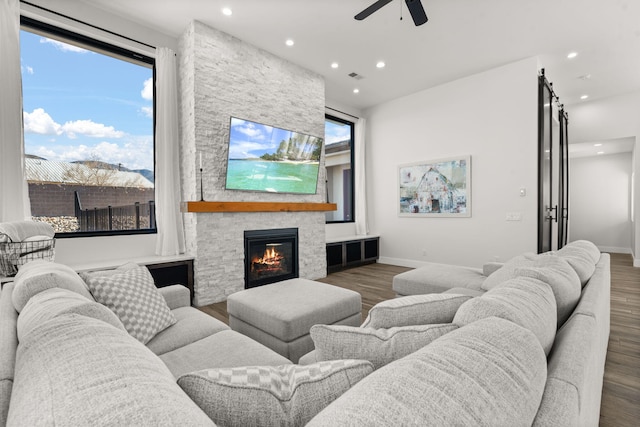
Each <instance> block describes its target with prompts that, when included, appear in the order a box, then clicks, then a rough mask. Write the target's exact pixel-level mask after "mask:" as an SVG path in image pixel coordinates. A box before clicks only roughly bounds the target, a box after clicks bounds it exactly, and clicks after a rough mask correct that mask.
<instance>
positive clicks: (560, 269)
mask: <svg viewBox="0 0 640 427" xmlns="http://www.w3.org/2000/svg"><path fill="white" fill-rule="evenodd" d="M515 274H516V275H517V276H522V277H531V278H533V279H538V280H541V281H543V282H545V283H548V284H549V286H551V290H552V291H553V294H554V295H555V298H556V305H557V309H558V328H559V327H560V326H562V325H563V324H564V322H565V321H566V320H567V319H568V318H569V316H570V315H571V313H572V312H573V309H574V308H575V307H576V305H577V304H578V300H579V299H580V293H581V290H582V287H581V286H580V279H579V278H578V275H577V274H576V272H575V270H574V269H573V268H571V266H570V265H569V263H568V262H567V261H565V260H564V259H562V258H561V257H559V256H557V255H551V254H549V255H541V256H539V257H538V259H537V260H536V261H535V262H534V264H533V265H531V266H529V267H521V268H517V269H516V270H515Z"/></svg>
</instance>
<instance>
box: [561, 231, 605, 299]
mask: <svg viewBox="0 0 640 427" xmlns="http://www.w3.org/2000/svg"><path fill="white" fill-rule="evenodd" d="M557 254H558V256H559V257H561V258H563V259H564V260H566V261H567V262H568V263H569V265H570V266H571V267H572V268H573V269H574V270H575V272H576V274H577V275H578V277H579V278H580V284H581V285H582V286H583V287H584V285H586V284H587V282H588V281H589V279H590V278H591V276H592V275H593V273H594V272H595V271H596V264H597V262H598V261H599V260H600V251H599V250H598V248H597V247H596V245H594V244H593V243H591V242H589V241H586V240H578V241H575V242H571V243H569V244H568V245H566V246H564V247H563V248H562V249H560V250H558V252H557Z"/></svg>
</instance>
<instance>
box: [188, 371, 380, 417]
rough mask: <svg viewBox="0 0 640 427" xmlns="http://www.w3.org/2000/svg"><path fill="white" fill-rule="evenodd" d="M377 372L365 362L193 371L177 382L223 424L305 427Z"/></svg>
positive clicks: (201, 406)
mask: <svg viewBox="0 0 640 427" xmlns="http://www.w3.org/2000/svg"><path fill="white" fill-rule="evenodd" d="M371 372H373V366H372V365H371V363H369V362H366V361H363V360H335V361H330V362H320V363H315V364H312V365H307V366H298V365H282V366H250V367H240V368H221V369H209V370H204V371H198V372H192V373H189V374H186V375H183V376H182V377H180V378H179V379H178V384H179V385H180V387H182V389H183V390H184V391H185V392H186V393H187V394H188V395H189V397H191V399H193V400H194V401H195V402H196V403H197V404H198V405H199V406H200V408H202V410H204V412H206V413H207V415H209V417H210V418H211V419H212V420H213V421H214V422H215V423H216V424H219V425H222V426H238V427H245V426H258V425H264V426H303V425H305V424H306V423H307V422H308V421H309V420H310V419H311V418H313V417H314V416H315V415H316V414H317V413H318V412H320V411H321V410H322V409H323V408H324V407H326V406H327V405H329V404H330V403H331V402H333V401H334V400H335V399H336V398H337V397H339V396H340V395H341V394H342V393H344V392H345V391H346V390H348V389H349V388H351V386H353V385H354V384H356V383H357V382H358V381H360V380H361V379H362V378H364V377H366V376H367V375H368V374H370V373H371Z"/></svg>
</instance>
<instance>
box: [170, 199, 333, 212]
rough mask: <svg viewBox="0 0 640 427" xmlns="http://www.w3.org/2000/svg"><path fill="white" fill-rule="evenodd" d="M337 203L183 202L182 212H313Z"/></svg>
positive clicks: (331, 209)
mask: <svg viewBox="0 0 640 427" xmlns="http://www.w3.org/2000/svg"><path fill="white" fill-rule="evenodd" d="M337 209H338V207H337V205H336V204H335V203H291V202H207V201H204V202H182V203H181V206H180V210H181V211H182V212H313V211H335V210H337Z"/></svg>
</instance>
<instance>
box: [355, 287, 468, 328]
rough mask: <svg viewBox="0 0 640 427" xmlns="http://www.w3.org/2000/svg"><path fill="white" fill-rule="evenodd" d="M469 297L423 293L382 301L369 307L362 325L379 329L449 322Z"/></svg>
mask: <svg viewBox="0 0 640 427" xmlns="http://www.w3.org/2000/svg"><path fill="white" fill-rule="evenodd" d="M470 298H471V297H470V296H466V295H456V294H426V295H410V296H406V297H401V298H395V299H391V300H388V301H383V302H381V303H378V304H376V305H374V306H373V307H372V308H371V310H369V315H368V316H367V318H366V320H365V321H364V323H363V324H362V327H363V328H374V329H380V328H393V327H399V326H411V325H430V324H436V323H451V321H452V320H453V316H455V314H456V311H457V310H458V307H460V305H462V304H463V303H464V302H465V301H467V300H469V299H470Z"/></svg>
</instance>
